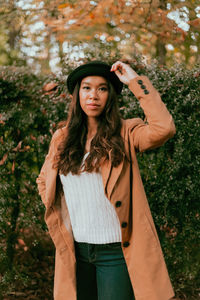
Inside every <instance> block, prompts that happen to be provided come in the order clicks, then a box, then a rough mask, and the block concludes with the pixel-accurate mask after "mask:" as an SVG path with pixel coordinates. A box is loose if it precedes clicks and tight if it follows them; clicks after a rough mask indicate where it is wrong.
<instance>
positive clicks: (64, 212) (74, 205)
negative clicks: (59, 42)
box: [37, 61, 175, 300]
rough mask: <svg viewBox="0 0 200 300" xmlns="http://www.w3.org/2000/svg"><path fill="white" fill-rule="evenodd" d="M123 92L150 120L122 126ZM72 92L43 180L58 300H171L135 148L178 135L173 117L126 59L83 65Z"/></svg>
mask: <svg viewBox="0 0 200 300" xmlns="http://www.w3.org/2000/svg"><path fill="white" fill-rule="evenodd" d="M123 84H126V85H128V87H129V89H130V90H131V91H132V92H133V93H134V95H135V96H136V97H137V99H138V100H139V102H140V105H141V107H142V109H143V110H144V113H145V116H146V119H147V122H143V121H142V120H141V119H139V118H133V119H129V120H122V119H121V118H120V115H119V111H118V106H117V95H118V94H120V93H121V90H122V86H123ZM67 86H68V90H69V92H70V94H71V95H72V102H71V108H70V111H69V116H68V119H67V122H66V125H65V126H64V127H62V128H60V129H58V130H57V131H56V132H55V134H54V135H53V137H52V141H51V144H50V148H49V152H48V155H47V156H46V159H45V162H44V165H43V167H42V169H41V172H40V175H39V177H38V178H37V183H38V189H39V193H40V195H41V197H42V200H43V202H44V204H45V206H46V213H45V220H46V223H47V226H48V229H49V233H50V235H51V237H52V239H53V241H54V244H55V247H56V261H55V281H54V299H55V300H76V299H78V300H90V299H91V300H97V299H98V300H133V299H136V300H169V299H171V298H172V297H173V296H174V293H173V289H172V286H171V283H170V279H169V276H168V272H167V269H166V265H165V262H164V258H163V254H162V250H161V247H160V243H159V240H158V236H157V233H156V229H155V226H154V223H153V219H152V216H151V212H150V209H149V206H148V202H147V199H146V196H145V192H144V188H143V185H142V181H141V177H140V173H139V168H138V164H137V159H136V150H137V151H144V150H147V149H150V148H155V147H158V146H161V145H162V144H163V143H164V142H165V141H167V140H168V139H169V138H170V137H172V136H173V135H174V133H175V126H174V123H173V120H172V117H171V115H170V113H169V112H168V110H167V108H166V106H165V105H164V103H163V102H162V101H161V99H160V96H159V94H158V92H157V91H156V90H155V89H154V87H153V86H152V85H151V83H150V81H149V80H148V78H147V77H146V76H138V74H137V73H136V72H135V71H134V70H133V69H132V68H131V67H130V66H129V65H127V64H124V63H122V62H120V61H117V62H116V63H114V64H113V65H112V67H110V66H109V65H107V64H106V63H104V62H101V61H93V62H89V63H86V64H83V65H81V66H80V67H78V68H76V69H75V70H74V71H73V72H72V73H71V74H70V75H69V76H68V79H67ZM130 101H132V100H131V99H130Z"/></svg>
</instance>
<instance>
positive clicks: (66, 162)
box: [54, 82, 125, 175]
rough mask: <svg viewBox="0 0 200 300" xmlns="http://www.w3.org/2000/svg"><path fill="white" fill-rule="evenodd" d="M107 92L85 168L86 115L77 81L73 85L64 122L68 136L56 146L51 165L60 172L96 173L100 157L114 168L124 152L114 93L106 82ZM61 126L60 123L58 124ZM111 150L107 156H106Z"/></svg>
mask: <svg viewBox="0 0 200 300" xmlns="http://www.w3.org/2000/svg"><path fill="white" fill-rule="evenodd" d="M108 88H109V95H108V100H107V102H106V106H105V108H104V110H103V112H102V113H101V115H100V116H98V119H97V121H98V125H97V132H96V135H95V136H94V137H93V139H92V141H91V144H90V153H89V155H88V156H87V158H86V159H85V163H84V169H82V167H81V164H82V160H83V156H84V153H85V144H86V138H87V132H88V130H87V116H86V114H85V113H84V112H83V110H82V108H81V106H80V101H79V89H80V83H77V84H76V87H75V89H74V92H73V96H72V102H71V104H70V109H69V115H68V118H67V121H66V122H65V125H66V126H67V136H66V138H64V139H63V140H62V142H61V143H60V144H59V146H58V152H57V154H56V156H55V164H54V167H57V168H58V169H59V171H60V172H61V174H64V175H67V173H69V172H71V173H72V174H80V172H81V171H87V172H92V171H95V172H97V171H98V170H99V168H100V165H101V162H102V160H103V159H111V164H112V166H114V167H116V166H118V165H119V164H120V162H121V161H122V160H123V157H124V155H125V150H124V142H123V139H122V137H121V135H120V131H121V126H122V124H121V119H120V114H119V109H118V104H117V100H118V99H117V95H116V92H115V90H114V88H113V86H112V84H111V83H110V82H108ZM61 126H63V122H62V123H61ZM109 153H110V155H109Z"/></svg>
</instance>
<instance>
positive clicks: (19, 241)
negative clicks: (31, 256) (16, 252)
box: [18, 239, 26, 246]
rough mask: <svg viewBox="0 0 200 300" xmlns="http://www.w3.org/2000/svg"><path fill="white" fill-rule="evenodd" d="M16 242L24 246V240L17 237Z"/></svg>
mask: <svg viewBox="0 0 200 300" xmlns="http://www.w3.org/2000/svg"><path fill="white" fill-rule="evenodd" d="M18 243H19V244H20V245H21V246H26V244H25V242H24V241H23V240H22V239H18Z"/></svg>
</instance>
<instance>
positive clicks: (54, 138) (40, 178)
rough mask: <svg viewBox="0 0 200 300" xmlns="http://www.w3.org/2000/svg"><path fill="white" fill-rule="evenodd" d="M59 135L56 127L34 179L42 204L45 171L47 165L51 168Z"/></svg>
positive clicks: (44, 189) (44, 190) (46, 170)
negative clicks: (38, 172)
mask: <svg viewBox="0 0 200 300" xmlns="http://www.w3.org/2000/svg"><path fill="white" fill-rule="evenodd" d="M59 136H60V129H58V130H57V131H56V132H55V133H54V134H53V136H52V139H51V142H50V146H49V151H48V154H47V155H46V157H45V161H44V163H43V165H42V168H41V170H40V174H39V175H38V177H37V179H36V183H37V186H38V192H39V195H40V196H41V199H42V201H43V203H44V204H46V199H45V198H46V197H45V194H46V173H47V172H48V169H49V167H50V168H52V166H53V160H54V155H55V153H56V149H57V146H58V142H57V141H58V138H59Z"/></svg>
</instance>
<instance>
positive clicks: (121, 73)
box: [110, 61, 138, 85]
mask: <svg viewBox="0 0 200 300" xmlns="http://www.w3.org/2000/svg"><path fill="white" fill-rule="evenodd" d="M110 71H111V72H115V74H116V75H117V76H118V78H119V80H120V81H121V82H123V83H124V84H127V85H129V83H130V81H131V80H132V79H133V78H135V77H137V76H138V74H137V73H136V72H135V71H134V70H133V69H132V68H131V66H129V65H127V64H125V63H123V62H121V61H117V62H116V63H114V64H113V65H112V67H111V70H110Z"/></svg>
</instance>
